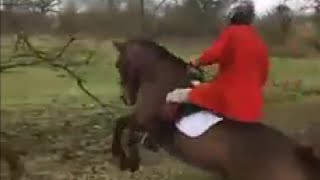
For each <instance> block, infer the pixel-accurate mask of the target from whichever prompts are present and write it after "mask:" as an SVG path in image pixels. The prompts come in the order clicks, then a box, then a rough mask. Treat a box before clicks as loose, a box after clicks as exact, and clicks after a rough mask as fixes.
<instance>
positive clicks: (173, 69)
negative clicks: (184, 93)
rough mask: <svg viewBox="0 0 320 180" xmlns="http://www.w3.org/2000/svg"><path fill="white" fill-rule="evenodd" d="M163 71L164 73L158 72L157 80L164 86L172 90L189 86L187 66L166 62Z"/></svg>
mask: <svg viewBox="0 0 320 180" xmlns="http://www.w3.org/2000/svg"><path fill="white" fill-rule="evenodd" d="M162 69H163V70H162V71H159V72H158V74H157V78H158V80H159V82H161V83H162V84H163V85H167V86H168V88H170V89H172V88H176V87H178V86H186V85H187V83H188V72H187V66H184V65H183V64H177V63H172V62H166V63H165V64H164V65H163V68H162ZM159 70H160V69H159Z"/></svg>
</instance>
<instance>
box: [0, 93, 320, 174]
mask: <svg viewBox="0 0 320 180" xmlns="http://www.w3.org/2000/svg"><path fill="white" fill-rule="evenodd" d="M318 99H319V98H318ZM318 99H314V98H310V99H309V100H305V101H303V102H291V103H283V104H275V105H269V106H268V107H266V111H267V114H266V119H265V122H266V123H268V124H272V125H274V126H275V127H277V128H279V129H281V130H283V131H285V132H287V133H289V134H290V135H293V134H295V133H297V132H302V131H301V130H303V129H305V128H306V127H308V126H314V123H320V118H319V117H320V112H319V110H320V108H319V107H320V100H318ZM114 112H115V116H117V114H120V112H117V111H116V110H114ZM114 119H115V117H114V116H111V115H110V114H107V113H105V112H103V111H99V110H96V109H94V108H90V107H87V108H83V107H82V108H64V107H62V106H55V105H50V106H49V105H43V106H34V105H24V106H12V107H4V108H2V110H1V140H5V141H10V142H11V143H14V144H16V145H17V148H19V149H23V150H25V151H27V155H26V156H25V157H23V160H24V162H25V166H26V171H27V172H28V177H27V178H25V179H30V180H73V179H75V180H76V179H77V180H82V179H83V180H89V179H90V180H100V179H104V180H118V179H119V180H126V179H139V180H140V179H141V180H143V179H145V180H157V179H158V180H184V179H190V180H191V179H198V180H208V179H211V180H212V179H213V178H212V176H211V175H209V174H207V173H206V172H202V171H200V170H196V168H194V167H192V168H191V167H188V166H187V165H185V164H183V163H181V162H179V161H177V160H174V159H173V158H171V157H168V156H166V155H165V154H164V153H160V154H153V153H151V152H148V151H146V150H142V151H141V154H142V158H143V166H142V167H141V169H140V170H139V171H138V172H137V173H135V174H131V173H128V172H121V171H119V170H118V168H117V163H116V161H115V160H114V159H112V157H111V154H110V141H111V136H110V133H111V130H112V127H113V126H114ZM1 179H3V180H7V179H8V171H7V165H6V164H5V163H1ZM217 179H219V178H216V179H215V180H217Z"/></svg>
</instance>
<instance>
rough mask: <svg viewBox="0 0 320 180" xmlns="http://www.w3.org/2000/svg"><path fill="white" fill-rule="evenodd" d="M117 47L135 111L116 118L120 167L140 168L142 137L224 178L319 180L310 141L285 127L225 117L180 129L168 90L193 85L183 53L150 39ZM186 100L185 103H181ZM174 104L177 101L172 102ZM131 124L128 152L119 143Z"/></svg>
mask: <svg viewBox="0 0 320 180" xmlns="http://www.w3.org/2000/svg"><path fill="white" fill-rule="evenodd" d="M113 45H114V47H115V48H116V50H117V51H118V53H119V54H118V59H117V61H116V63H115V67H116V68H117V70H118V73H119V75H120V86H121V89H122V95H121V98H122V100H123V102H124V103H125V104H126V105H128V106H133V107H134V108H133V111H132V112H130V113H129V114H128V115H125V116H122V117H120V118H119V119H118V121H117V123H116V127H115V131H114V134H113V144H112V153H113V156H115V157H118V158H119V159H120V168H121V169H123V170H126V169H130V170H131V171H132V172H134V171H136V170H138V168H139V164H140V157H139V149H138V143H139V137H138V136H137V134H136V133H137V132H146V133H148V134H149V137H150V138H149V139H152V140H153V142H154V143H156V144H157V145H159V146H160V147H161V148H163V149H164V150H166V151H167V152H168V153H169V154H170V155H172V156H174V157H177V158H178V159H180V160H181V161H183V162H185V163H188V164H190V165H192V166H195V167H199V168H201V169H204V170H206V171H209V172H212V173H218V174H220V175H221V176H222V177H224V178H230V179H237V180H271V179H272V180H316V179H319V178H320V160H319V159H317V158H316V157H315V155H314V153H313V149H312V147H307V146H303V145H302V144H299V143H298V142H297V141H296V140H294V139H293V138H290V137H289V136H287V135H285V134H284V133H282V132H280V131H278V130H276V129H274V128H272V127H270V126H267V125H265V124H263V123H241V122H238V121H234V120H231V119H227V118H224V119H223V120H222V121H220V122H218V123H216V124H214V125H212V126H210V128H208V129H207V130H206V131H205V132H203V133H202V134H201V135H200V136H197V137H190V136H188V135H187V134H185V133H182V132H181V131H180V130H179V129H178V128H177V126H176V125H175V122H172V121H171V120H168V119H166V118H167V116H165V115H164V112H166V111H165V109H166V108H167V107H169V106H170V104H168V103H166V100H165V99H166V95H167V94H168V93H169V92H170V91H172V90H173V89H175V88H177V87H190V74H192V73H190V72H194V68H192V67H190V66H188V64H187V63H185V62H184V61H183V59H181V58H179V57H177V56H175V55H174V54H173V53H171V52H170V51H168V50H167V49H166V48H165V47H163V46H161V45H159V44H157V43H156V42H154V41H150V40H146V39H139V38H137V39H131V40H127V41H125V42H115V41H114V42H113ZM181 106H183V105H181ZM172 107H173V106H172ZM126 128H128V129H129V139H128V141H127V144H128V147H129V152H128V155H127V154H126V153H125V151H124V149H123V148H122V145H121V143H120V141H121V138H122V132H123V130H124V129H126Z"/></svg>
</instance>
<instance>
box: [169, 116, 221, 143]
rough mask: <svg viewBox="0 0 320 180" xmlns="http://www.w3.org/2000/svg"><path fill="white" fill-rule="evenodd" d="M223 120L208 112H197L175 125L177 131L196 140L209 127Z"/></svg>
mask: <svg viewBox="0 0 320 180" xmlns="http://www.w3.org/2000/svg"><path fill="white" fill-rule="evenodd" d="M222 120H223V118H221V117H218V116H216V115H215V114H213V113H211V112H209V111H199V112H196V113H193V114H190V115H188V116H184V117H182V118H181V120H179V121H177V122H176V123H175V125H176V127H177V128H178V130H179V131H180V132H182V133H184V134H185V135H186V136H188V137H192V138H196V137H198V136H200V135H202V134H204V133H205V132H206V131H207V130H208V129H209V128H210V127H211V126H213V125H215V124H217V123H218V122H220V121H222Z"/></svg>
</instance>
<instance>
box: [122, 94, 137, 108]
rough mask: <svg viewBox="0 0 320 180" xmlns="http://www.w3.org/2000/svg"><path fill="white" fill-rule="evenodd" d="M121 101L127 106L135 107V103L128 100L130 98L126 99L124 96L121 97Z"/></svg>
mask: <svg viewBox="0 0 320 180" xmlns="http://www.w3.org/2000/svg"><path fill="white" fill-rule="evenodd" d="M120 99H121V100H122V102H123V103H124V104H125V105H126V106H132V105H134V103H133V102H132V101H130V100H128V98H126V97H125V96H124V95H121V96H120Z"/></svg>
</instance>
